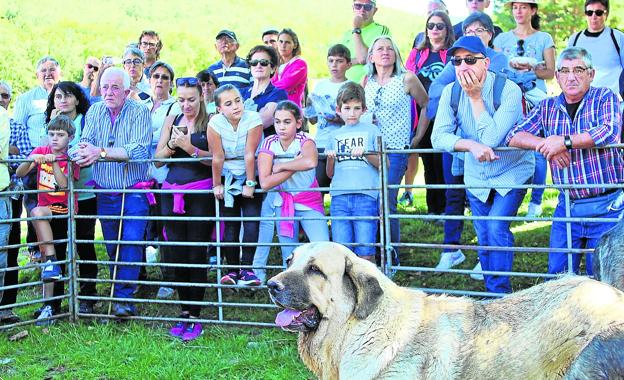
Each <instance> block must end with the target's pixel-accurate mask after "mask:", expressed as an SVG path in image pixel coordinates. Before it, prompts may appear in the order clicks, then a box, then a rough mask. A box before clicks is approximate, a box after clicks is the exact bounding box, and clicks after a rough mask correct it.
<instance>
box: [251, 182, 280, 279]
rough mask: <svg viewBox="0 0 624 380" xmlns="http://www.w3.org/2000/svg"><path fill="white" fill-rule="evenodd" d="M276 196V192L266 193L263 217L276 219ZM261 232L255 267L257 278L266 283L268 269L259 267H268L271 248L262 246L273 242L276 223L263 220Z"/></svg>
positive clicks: (254, 261) (263, 202)
mask: <svg viewBox="0 0 624 380" xmlns="http://www.w3.org/2000/svg"><path fill="white" fill-rule="evenodd" d="M276 194H277V193H276V192H270V193H266V195H265V197H264V200H263V201H262V208H261V209H260V216H261V217H263V218H265V217H270V218H273V217H275V206H273V202H274V201H275V195H276ZM259 230H260V231H259V233H258V246H257V247H256V253H255V254H254V259H253V267H254V273H255V274H256V276H257V277H258V278H259V279H260V281H262V282H265V280H266V269H265V268H258V267H264V266H266V265H267V262H268V261H269V253H270V252H271V247H270V246H268V245H260V244H261V243H272V242H273V237H274V236H275V221H274V220H264V219H263V220H261V221H260V228H259Z"/></svg>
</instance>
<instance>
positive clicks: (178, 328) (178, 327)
mask: <svg viewBox="0 0 624 380" xmlns="http://www.w3.org/2000/svg"><path fill="white" fill-rule="evenodd" d="M179 318H188V315H187V314H182V315H180V317H179ZM187 325H188V322H182V321H180V322H177V323H176V324H175V325H173V327H172V328H170V329H169V335H171V336H175V337H176V338H182V334H184V331H186V326H187Z"/></svg>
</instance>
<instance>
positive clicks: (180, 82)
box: [176, 77, 199, 87]
mask: <svg viewBox="0 0 624 380" xmlns="http://www.w3.org/2000/svg"><path fill="white" fill-rule="evenodd" d="M197 83H199V81H198V80H197V78H195V77H185V78H178V79H176V86H178V87H180V86H197Z"/></svg>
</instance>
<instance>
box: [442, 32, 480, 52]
mask: <svg viewBox="0 0 624 380" xmlns="http://www.w3.org/2000/svg"><path fill="white" fill-rule="evenodd" d="M457 49H465V50H468V51H469V52H471V53H478V54H483V56H485V55H486V54H485V45H483V42H482V41H481V39H480V38H479V37H476V36H462V37H460V38H459V39H458V40H457V41H455V43H454V44H453V46H452V47H451V48H450V49H449V50H448V53H447V54H448V55H453V54H454V53H455V51H456V50H457Z"/></svg>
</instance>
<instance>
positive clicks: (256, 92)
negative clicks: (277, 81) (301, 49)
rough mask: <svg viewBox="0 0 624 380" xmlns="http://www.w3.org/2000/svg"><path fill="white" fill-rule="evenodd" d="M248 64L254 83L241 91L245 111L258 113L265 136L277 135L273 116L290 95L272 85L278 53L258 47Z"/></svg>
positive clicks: (269, 48)
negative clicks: (276, 108)
mask: <svg viewBox="0 0 624 380" xmlns="http://www.w3.org/2000/svg"><path fill="white" fill-rule="evenodd" d="M247 64H249V68H250V69H251V76H252V78H253V82H252V84H251V86H249V87H247V88H244V89H242V90H241V95H242V96H243V99H244V101H245V109H246V110H249V111H256V112H258V113H259V114H260V118H261V119H262V126H263V127H264V136H270V135H273V134H275V128H274V127H273V114H274V113H275V107H276V106H277V103H279V102H281V101H282V100H287V99H288V94H287V93H286V91H284V90H283V89H281V88H278V87H275V86H274V85H273V83H271V78H273V76H274V75H275V72H276V70H277V66H278V64H279V58H278V56H277V52H276V51H275V49H273V48H272V47H270V46H266V45H258V46H256V47H254V48H252V49H251V50H250V51H249V54H247Z"/></svg>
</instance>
